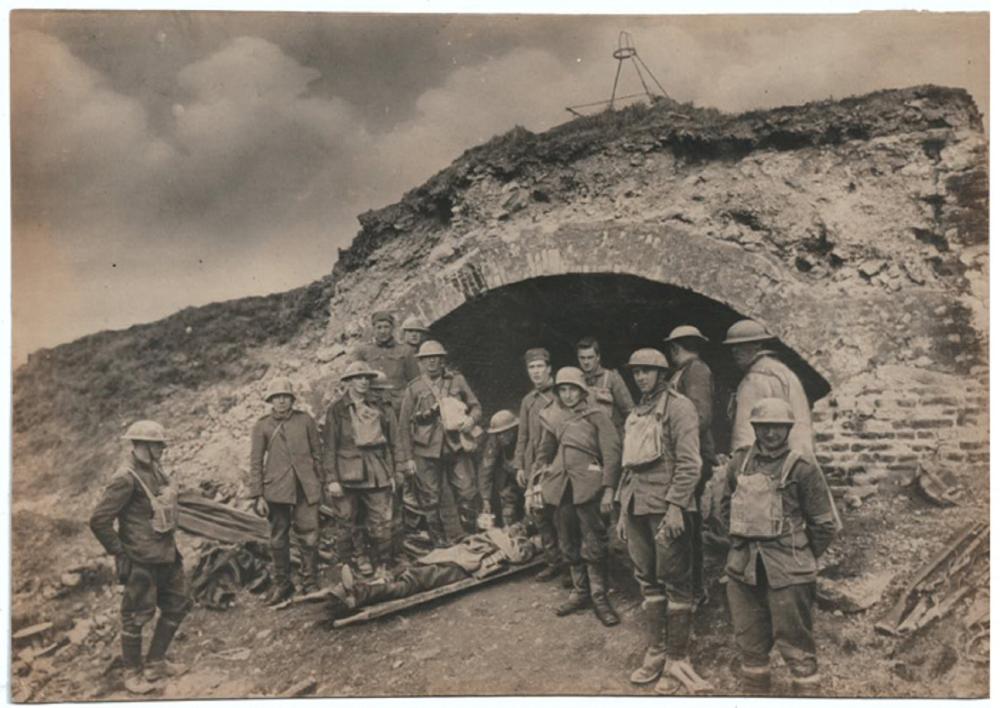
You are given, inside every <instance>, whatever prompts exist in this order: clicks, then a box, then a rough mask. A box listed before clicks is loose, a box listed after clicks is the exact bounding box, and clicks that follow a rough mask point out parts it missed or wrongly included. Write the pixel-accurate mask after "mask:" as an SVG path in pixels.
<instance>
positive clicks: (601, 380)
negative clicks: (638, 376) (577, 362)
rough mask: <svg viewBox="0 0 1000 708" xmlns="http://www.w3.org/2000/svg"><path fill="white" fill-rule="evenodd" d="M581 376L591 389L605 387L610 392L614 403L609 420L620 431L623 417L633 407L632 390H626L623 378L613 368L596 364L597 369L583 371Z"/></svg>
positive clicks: (625, 416)
mask: <svg viewBox="0 0 1000 708" xmlns="http://www.w3.org/2000/svg"><path fill="white" fill-rule="evenodd" d="M583 377H584V379H585V380H586V381H587V385H588V386H590V387H591V389H594V388H607V389H608V390H609V391H610V392H611V398H612V399H614V405H613V406H612V409H611V421H612V422H613V423H614V424H615V428H617V429H618V432H619V433H621V431H622V427H623V426H624V425H625V419H626V418H627V417H628V414H629V413H631V412H632V409H633V408H635V401H633V400H632V392H631V391H629V390H628V386H627V385H626V384H625V379H623V378H622V376H621V374H619V373H618V372H617V371H615V370H614V369H605V368H604V367H602V366H598V367H597V370H596V371H594V373H592V374H586V373H585V374H584V375H583ZM593 402H594V400H593V394H591V403H593Z"/></svg>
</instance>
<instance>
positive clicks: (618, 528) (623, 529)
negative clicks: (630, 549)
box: [615, 510, 628, 543]
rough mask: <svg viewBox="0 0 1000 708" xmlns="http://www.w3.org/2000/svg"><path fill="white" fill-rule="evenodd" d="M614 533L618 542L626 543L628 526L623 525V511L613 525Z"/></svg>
mask: <svg viewBox="0 0 1000 708" xmlns="http://www.w3.org/2000/svg"><path fill="white" fill-rule="evenodd" d="M615 533H616V534H617V535H618V540H619V541H621V542H622V543H626V542H627V541H628V525H627V524H626V523H625V511H624V510H622V513H621V514H619V515H618V523H617V524H615Z"/></svg>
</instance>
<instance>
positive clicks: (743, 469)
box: [740, 445, 753, 475]
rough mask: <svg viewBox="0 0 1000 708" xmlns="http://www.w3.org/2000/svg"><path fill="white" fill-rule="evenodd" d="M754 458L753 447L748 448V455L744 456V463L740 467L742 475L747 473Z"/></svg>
mask: <svg viewBox="0 0 1000 708" xmlns="http://www.w3.org/2000/svg"><path fill="white" fill-rule="evenodd" d="M751 457H753V445H751V446H750V447H748V448H747V454H746V455H744V456H743V463H742V464H741V465H740V474H741V475H742V474H743V473H744V472H746V471H747V468H748V467H749V466H750V458H751Z"/></svg>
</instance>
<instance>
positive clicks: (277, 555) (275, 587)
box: [265, 546, 295, 605]
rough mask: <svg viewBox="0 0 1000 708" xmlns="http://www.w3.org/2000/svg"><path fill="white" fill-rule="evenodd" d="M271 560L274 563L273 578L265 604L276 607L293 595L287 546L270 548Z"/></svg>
mask: <svg viewBox="0 0 1000 708" xmlns="http://www.w3.org/2000/svg"><path fill="white" fill-rule="evenodd" d="M271 559H272V561H273V562H274V577H273V578H272V583H271V589H270V590H269V591H268V593H267V597H266V598H265V602H267V604H268V605H278V604H281V603H282V602H284V601H285V600H287V599H288V598H290V597H291V596H292V595H294V594H295V586H294V585H292V580H291V573H292V558H291V553H290V551H289V549H288V546H285V547H284V548H272V549H271Z"/></svg>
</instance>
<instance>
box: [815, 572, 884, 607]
mask: <svg viewBox="0 0 1000 708" xmlns="http://www.w3.org/2000/svg"><path fill="white" fill-rule="evenodd" d="M893 577H895V574H894V573H893V572H892V571H882V572H880V573H867V574H865V575H861V576H858V577H856V578H846V579H840V580H831V579H829V578H824V577H820V578H819V580H818V582H817V584H816V601H817V604H818V605H819V606H820V607H821V608H823V609H827V610H840V611H841V612H844V613H845V614H851V613H855V612H864V611H865V610H867V609H869V608H871V607H873V606H874V605H875V604H876V603H878V601H879V600H880V599H882V595H883V594H884V593H885V591H886V588H888V587H889V584H890V583H891V582H892V579H893Z"/></svg>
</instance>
